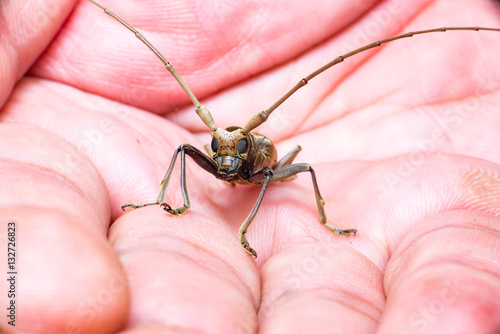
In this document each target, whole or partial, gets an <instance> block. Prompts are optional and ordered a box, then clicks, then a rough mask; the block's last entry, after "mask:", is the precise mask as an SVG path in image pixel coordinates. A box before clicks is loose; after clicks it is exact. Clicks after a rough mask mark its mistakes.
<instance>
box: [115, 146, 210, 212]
mask: <svg viewBox="0 0 500 334" xmlns="http://www.w3.org/2000/svg"><path fill="white" fill-rule="evenodd" d="M179 153H180V154H181V191H182V197H183V199H184V204H183V206H181V207H179V208H177V209H173V208H172V207H171V206H170V204H168V203H166V202H164V201H163V199H164V197H165V191H166V190H167V186H168V182H169V181H170V176H171V175H172V171H173V169H174V165H175V162H176V160H177V156H178V155H179ZM186 153H187V154H188V155H189V156H190V157H191V158H192V159H193V160H194V161H195V162H196V163H197V164H198V165H199V166H200V167H201V168H203V169H204V170H206V171H207V172H209V173H211V174H212V175H217V166H216V165H215V162H214V161H213V160H212V159H210V158H209V157H208V156H206V155H205V154H203V152H201V151H200V150H198V149H197V148H196V147H194V146H191V145H189V144H183V145H181V146H179V147H178V148H177V149H176V150H175V152H174V155H173V157H172V161H171V162H170V166H169V167H168V170H167V173H166V174H165V177H164V178H163V179H162V180H161V183H160V184H161V189H160V193H159V194H158V197H157V198H156V202H152V203H145V204H124V205H122V210H125V208H132V209H138V208H142V207H145V206H149V205H159V206H160V207H161V208H163V209H164V210H165V211H167V212H168V213H170V214H171V215H174V216H177V215H182V214H183V213H184V212H186V210H187V209H189V208H190V207H191V201H190V200H189V194H188V191H187V186H186Z"/></svg>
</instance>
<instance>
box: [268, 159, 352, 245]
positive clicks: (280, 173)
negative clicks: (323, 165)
mask: <svg viewBox="0 0 500 334" xmlns="http://www.w3.org/2000/svg"><path fill="white" fill-rule="evenodd" d="M302 172H310V173H311V178H312V182H313V188H314V194H315V196H316V205H317V207H318V218H319V221H320V222H321V223H322V224H323V225H325V226H326V227H328V229H329V230H330V231H332V232H335V233H337V234H338V235H343V236H346V237H348V236H350V235H351V233H352V234H353V235H356V232H357V230H356V229H353V228H350V229H341V228H338V227H335V226H333V225H332V224H330V223H328V222H327V221H326V214H325V208H324V206H325V201H324V200H323V198H322V197H321V193H320V192H319V187H318V182H317V181H316V174H315V173H314V169H312V167H311V165H309V164H307V163H300V164H293V165H288V166H283V167H280V168H278V169H275V170H274V176H273V178H272V179H271V181H272V182H273V181H280V180H283V179H287V178H289V177H290V176H292V175H295V174H298V173H302Z"/></svg>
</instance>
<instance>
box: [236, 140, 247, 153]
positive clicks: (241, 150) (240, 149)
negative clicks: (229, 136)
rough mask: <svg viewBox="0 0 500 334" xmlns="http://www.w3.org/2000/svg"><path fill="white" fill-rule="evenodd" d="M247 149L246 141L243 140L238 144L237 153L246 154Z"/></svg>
mask: <svg viewBox="0 0 500 334" xmlns="http://www.w3.org/2000/svg"><path fill="white" fill-rule="evenodd" d="M247 148H248V141H247V140H246V138H245V139H242V140H240V141H239V142H238V153H239V154H243V153H246V151H247Z"/></svg>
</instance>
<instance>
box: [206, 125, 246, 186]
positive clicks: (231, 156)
mask: <svg viewBox="0 0 500 334" xmlns="http://www.w3.org/2000/svg"><path fill="white" fill-rule="evenodd" d="M211 148H212V152H213V156H212V157H213V158H214V160H215V161H216V162H217V166H218V170H217V173H218V174H219V175H220V176H221V177H222V178H223V179H230V178H232V177H233V176H234V175H236V173H237V172H238V170H239V168H240V167H241V165H242V164H243V162H244V161H245V160H246V159H247V156H248V150H249V148H250V143H249V140H248V136H247V135H246V134H244V133H243V132H242V131H241V128H240V127H236V126H231V127H229V128H227V129H225V130H224V129H220V128H218V129H217V130H215V131H214V132H212V144H211Z"/></svg>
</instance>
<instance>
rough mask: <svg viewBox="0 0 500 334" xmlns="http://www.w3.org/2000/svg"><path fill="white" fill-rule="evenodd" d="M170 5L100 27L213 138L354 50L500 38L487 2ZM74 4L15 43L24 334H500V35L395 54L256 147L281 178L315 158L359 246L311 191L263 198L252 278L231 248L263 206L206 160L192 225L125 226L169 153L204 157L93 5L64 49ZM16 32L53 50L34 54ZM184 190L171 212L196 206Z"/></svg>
mask: <svg viewBox="0 0 500 334" xmlns="http://www.w3.org/2000/svg"><path fill="white" fill-rule="evenodd" d="M160 3H163V2H160V1H147V2H141V3H140V4H139V3H136V4H131V5H127V6H125V5H124V4H121V3H120V2H119V1H111V0H109V1H106V3H105V5H106V6H109V7H110V8H111V9H113V10H114V11H115V12H117V13H118V14H119V15H120V16H122V17H123V18H125V19H126V20H127V21H128V22H129V23H131V24H132V25H134V26H136V27H137V28H138V29H139V30H141V31H142V32H143V34H144V35H145V36H146V37H147V38H149V39H150V40H151V41H152V42H153V44H155V46H156V47H157V48H158V49H159V50H161V51H162V52H164V54H165V56H166V57H167V58H168V59H169V60H170V61H171V62H172V63H173V64H174V66H176V68H177V70H178V71H179V73H180V74H181V76H182V77H183V79H184V80H185V81H186V82H187V83H188V85H189V87H190V88H191V89H192V90H193V91H194V93H195V94H196V95H197V97H198V99H200V100H201V101H202V103H203V104H205V105H207V107H208V108H209V109H210V110H211V112H212V115H213V117H214V119H215V122H216V124H217V125H218V126H219V127H227V126H231V125H239V126H243V125H244V124H245V123H246V122H247V121H248V119H250V118H251V117H252V116H253V115H254V114H255V113H257V112H258V111H260V110H262V109H265V108H267V107H268V106H269V105H270V104H272V103H273V102H274V101H275V100H276V99H277V98H278V97H279V96H281V94H283V93H284V92H285V91H286V90H287V89H288V88H289V87H291V86H292V85H293V84H295V83H296V82H297V81H298V80H299V79H300V78H301V77H302V76H304V75H306V74H307V73H310V72H312V71H313V70H315V69H316V68H318V67H319V66H321V65H322V64H324V63H326V62H327V61H329V60H331V59H333V58H334V57H335V56H337V55H338V54H340V53H343V52H345V51H349V50H351V49H352V48H353V46H360V45H361V44H364V43H365V42H366V43H368V42H372V41H373V40H376V39H380V38H385V37H388V36H392V35H396V34H398V33H401V32H406V31H411V30H417V29H424V28H430V27H436V26H441V25H449V26H453V25H461V26H465V25H478V24H480V25H482V26H494V27H498V26H500V24H499V23H500V22H499V19H498V17H499V14H500V13H499V11H498V8H497V7H495V5H494V4H493V3H487V2H477V3H474V4H470V3H468V2H467V1H458V2H454V3H453V6H452V7H450V6H449V3H448V4H446V3H444V2H443V1H437V2H436V1H435V2H430V1H414V2H412V3H411V4H408V5H401V6H403V7H398V8H396V9H394V8H393V7H390V6H389V4H388V3H376V2H371V3H369V4H368V3H357V2H352V3H351V2H345V3H344V2H342V3H337V4H335V5H334V4H332V2H327V3H321V2H320V1H318V3H317V4H312V3H310V2H308V3H304V4H303V5H302V6H300V5H298V4H297V3H293V2H292V3H290V2H282V3H281V2H280V3H273V8H270V7H265V6H264V7H262V6H258V5H257V4H255V3H252V2H251V3H249V4H246V5H245V4H236V3H232V2H220V3H217V4H216V5H215V4H214V5H213V6H214V7H210V8H211V9H210V10H207V9H206V7H203V11H202V9H201V5H200V8H184V7H182V4H184V3H183V2H179V3H175V2H170V3H169V6H170V7H161V6H160ZM73 4H75V3H74V2H70V1H66V2H64V1H60V2H58V4H57V6H53V7H50V8H49V5H47V6H48V7H47V8H42V9H40V8H31V7H29V6H28V7H26V8H24V9H23V10H25V11H30V13H31V15H28V16H23V17H16V18H15V19H14V18H13V19H12V20H11V21H9V20H5V21H4V23H3V25H4V27H2V28H3V29H2V31H4V33H2V35H3V39H4V40H6V41H7V43H3V45H9V46H14V48H13V49H15V50H16V51H17V54H16V53H13V52H11V49H9V48H7V47H6V48H3V49H2V50H0V52H2V56H1V57H0V58H1V59H2V60H1V62H2V65H3V67H2V68H4V69H5V71H4V72H3V73H2V76H3V77H2V82H3V83H4V84H3V85H2V87H0V89H1V91H0V96H1V97H2V99H3V100H2V102H3V108H2V111H1V113H0V120H1V121H2V124H0V131H2V138H3V143H4V145H2V146H3V147H2V155H1V157H2V158H3V160H2V168H3V169H5V170H6V171H8V172H5V173H2V174H3V175H4V177H3V178H2V180H3V183H2V187H1V188H0V189H2V191H1V193H2V195H1V198H2V203H3V206H2V211H1V212H2V220H1V221H2V222H8V221H11V220H15V221H16V222H17V224H18V230H19V234H18V235H19V238H20V241H19V246H18V249H17V251H18V261H19V266H20V269H19V271H20V277H21V278H22V280H20V281H19V283H18V290H19V291H20V292H21V293H20V295H19V296H18V299H17V300H18V305H19V309H18V312H19V318H18V323H17V326H16V328H14V329H16V330H25V331H32V332H37V331H38V332H47V331H49V330H50V331H52V332H60V331H64V330H66V331H69V330H73V331H75V330H79V331H80V332H81V333H84V332H91V333H108V332H117V331H121V332H122V333H142V332H144V333H146V332H147V333H154V332H158V333H160V332H167V331H169V332H183V331H193V332H196V331H199V332H207V333H226V332H227V333H240V332H241V333H252V332H256V331H257V330H258V331H259V332H262V333H268V332H269V333H282V332H283V333H293V332H297V333H301V332H305V331H307V332H319V333H324V332H328V333H332V332H338V333H369V332H378V333H400V332H405V333H414V332H415V333H421V332H428V333H434V332H435V333H445V332H448V333H462V332H463V333H470V332H474V333H491V332H495V330H498V328H499V327H500V321H499V319H500V302H499V301H500V266H499V255H498V253H499V252H498V245H499V241H500V236H499V226H500V225H499V219H498V218H497V216H498V214H499V213H500V211H499V207H500V206H499V203H500V190H499V189H500V188H499V184H500V182H499V179H500V177H499V173H500V167H499V165H498V163H499V162H500V158H499V156H500V155H499V148H498V144H497V143H498V142H499V139H500V138H498V137H500V134H499V132H498V130H497V129H498V126H499V125H500V124H499V123H500V121H499V120H498V117H497V114H498V107H499V105H500V104H499V103H498V101H499V92H498V84H497V82H498V80H499V78H500V68H499V67H498V66H499V65H498V63H497V62H496V61H494V60H495V59H496V58H495V55H496V54H498V52H499V51H500V50H499V48H500V47H499V45H500V43H498V40H499V38H500V37H499V36H500V35H499V34H498V33H489V32H479V33H476V32H453V33H451V32H449V33H446V34H431V35H424V36H419V37H415V38H413V39H411V40H406V41H398V42H394V43H393V44H391V45H388V46H387V47H384V48H382V49H378V50H376V51H373V52H367V53H363V54H361V55H359V56H357V57H356V58H352V59H350V60H349V61H346V62H345V63H343V64H340V65H339V66H337V67H335V68H334V69H331V70H329V71H328V72H327V73H324V74H322V75H321V76H319V77H317V78H316V79H314V80H313V81H311V83H310V84H309V85H308V86H307V87H306V88H303V89H302V90H301V91H300V92H299V93H297V94H296V95H294V96H293V97H292V98H291V99H290V100H289V101H287V102H286V103H285V104H284V105H283V106H282V107H280V109H278V110H277V111H275V112H274V113H273V114H272V115H271V117H270V119H269V121H268V122H267V123H265V124H264V125H262V126H261V127H259V128H258V129H257V131H258V132H260V133H263V134H266V135H267V136H268V137H270V138H271V139H273V140H274V142H275V144H276V145H277V147H278V151H279V152H280V156H283V155H284V154H286V153H287V152H288V151H289V150H291V149H292V147H293V146H294V145H296V144H300V145H301V146H302V147H303V150H302V152H301V153H300V154H299V156H298V157H297V159H296V161H297V162H308V163H310V164H311V165H312V166H313V167H314V168H315V171H316V173H317V176H318V181H319V186H320V190H321V193H322V195H323V198H324V199H325V201H326V213H327V217H328V221H329V222H330V223H332V224H334V225H336V226H338V227H341V228H356V229H357V230H358V234H357V235H356V236H355V237H351V238H341V237H338V236H336V235H334V234H333V233H331V232H330V231H329V230H328V229H326V228H325V227H324V226H322V225H321V224H320V223H319V222H318V221H317V212H316V205H315V201H314V193H313V190H312V185H311V180H310V177H309V176H308V175H299V177H298V179H297V180H295V181H293V182H278V183H275V184H271V185H270V187H269V190H268V192H267V193H266V196H265V198H264V202H263V204H262V206H261V208H260V210H259V212H258V214H257V217H256V219H255V221H254V222H253V223H252V225H251V226H250V228H249V232H248V234H247V237H248V239H249V241H250V243H251V245H252V247H253V248H255V249H256V250H257V252H258V254H259V257H258V258H257V260H256V261H254V260H253V258H251V257H249V256H248V255H247V254H246V252H245V251H244V250H243V249H242V248H241V246H240V244H239V241H238V233H237V230H238V228H239V225H240V224H241V222H243V220H244V219H245V217H246V216H247V214H248V213H249V212H250V210H251V208H252V206H253V204H254V202H255V200H256V198H257V195H258V193H259V191H260V187H257V186H255V187H251V186H236V187H235V188H231V187H228V186H227V185H225V184H224V183H223V182H220V181H219V180H216V179H215V178H213V177H211V176H210V175H209V174H207V173H206V172H204V171H203V170H202V169H201V168H199V167H198V166H196V164H194V163H193V162H192V161H190V160H189V159H188V161H187V163H188V165H187V178H188V189H189V191H190V196H191V203H192V207H191V209H190V210H188V212H187V213H186V214H184V215H182V216H178V217H171V216H169V215H168V214H167V213H166V212H165V211H163V210H161V209H160V208H159V207H156V206H155V207H146V208H141V209H138V210H132V211H127V212H126V213H124V212H123V211H122V210H121V209H120V205H122V204H125V203H145V202H150V201H152V200H154V199H155V198H156V195H157V192H158V190H159V180H160V179H161V178H162V176H163V175H164V173H165V171H166V169H167V167H168V164H169V162H170V159H171V155H172V153H173V151H174V150H175V148H177V147H178V146H179V145H180V144H182V143H190V144H192V145H194V146H196V147H198V148H202V147H203V145H204V144H206V143H209V142H210V135H209V134H208V131H207V129H206V127H205V126H204V124H203V123H202V122H201V121H200V120H199V118H198V117H197V116H196V114H195V113H194V111H193V107H192V106H191V105H190V104H189V103H188V100H187V97H186V96H185V95H184V94H183V92H182V91H181V89H180V88H179V87H178V85H177V84H176V83H175V81H174V80H173V79H172V78H171V77H169V75H168V73H167V72H166V71H164V70H162V67H161V66H162V64H161V63H159V62H158V60H157V59H155V58H154V55H153V54H151V53H150V52H149V51H148V50H147V49H146V48H145V47H144V46H143V45H141V44H140V42H139V41H137V40H135V39H134V38H133V36H131V33H130V32H129V31H127V30H126V29H125V28H123V27H122V26H120V25H119V24H118V23H117V22H115V21H113V20H112V19H110V18H109V17H106V16H105V15H104V14H103V13H102V12H101V11H100V10H99V9H98V8H97V7H95V6H93V5H91V4H90V3H88V2H86V1H80V2H77V3H76V7H75V8H74V11H73V12H72V13H71V14H70V16H69V18H68V19H67V21H66V22H65V23H64V25H63V22H64V20H65V18H66V17H67V15H68V14H69V11H70V10H71V6H72V5H73ZM1 6H2V11H3V13H7V14H8V13H17V12H19V11H18V10H20V9H21V8H16V6H23V4H21V3H18V2H17V3H13V2H10V3H5V4H2V5H1ZM207 6H208V5H207ZM267 6H271V5H267ZM404 6H408V7H404ZM278 9H279V10H278ZM201 12H203V14H201ZM464 12H467V14H468V16H467V17H466V18H463V17H462V18H460V16H459V15H458V14H457V13H464ZM44 13H45V14H46V15H47V17H48V18H50V19H48V20H45V21H44V20H41V19H40V20H41V21H40V20H35V19H33V18H39V17H41V18H43V14H44ZM384 13H385V14H387V13H389V14H391V13H392V14H391V15H386V16H383V14H384ZM381 17H383V18H385V19H387V21H379V20H377V18H381ZM17 20H19V22H18V21H17ZM12 22H15V23H16V24H14V23H12ZM39 22H42V23H43V22H46V24H42V23H39ZM380 22H382V23H380ZM11 23H12V24H11ZM19 24H21V25H22V24H25V25H26V26H27V27H33V26H35V27H37V29H31V30H30V29H28V30H27V31H33V32H34V33H32V34H28V36H27V37H26V40H25V41H24V42H26V43H24V42H23V43H21V42H20V41H19V36H17V35H16V33H14V31H19V30H16V29H19V27H20V26H19ZM14 26H15V27H16V29H14ZM370 27H372V28H373V27H376V28H377V29H378V30H377V29H375V30H377V31H376V32H374V30H373V29H370ZM56 33H58V34H57V35H56ZM49 41H51V42H52V44H51V45H50V46H49V47H48V48H47V49H45V46H46V44H47V43H48V42H49ZM358 42H359V43H358ZM356 43H358V44H356ZM17 55H20V56H17ZM35 61H36V62H35ZM33 62H35V64H34V65H33V66H32V67H31V68H30V70H29V71H28V72H27V73H25V71H26V70H27V69H28V68H29V67H30V65H31V63H33ZM16 81H17V85H16V86H15V87H14V86H13V85H14V82H16ZM9 94H10V95H9ZM162 116H164V117H162ZM178 173H179V168H178V167H177V169H176V170H175V171H174V174H173V176H172V180H171V182H170V186H169V189H168V190H167V195H166V201H167V202H169V204H171V205H172V206H180V205H182V196H181V192H180V187H179V182H177V178H178V175H179V174H178ZM111 223H112V225H111V226H110V227H109V225H110V224H111ZM4 230H6V229H4ZM2 233H3V232H2ZM2 236H3V235H2ZM3 242H6V241H5V238H3V239H2V243H3ZM4 249H5V247H4ZM2 284H6V283H5V282H3V283H2ZM0 288H1V289H2V291H6V290H7V287H6V286H3V285H2V286H0ZM2 303H4V301H2ZM0 306H2V307H4V306H5V307H6V304H2V305H0ZM21 314H22V317H21V316H20V315H21ZM2 321H3V322H2V327H1V328H2V330H5V331H12V330H13V328H12V327H10V326H8V325H7V324H6V319H2Z"/></svg>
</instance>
